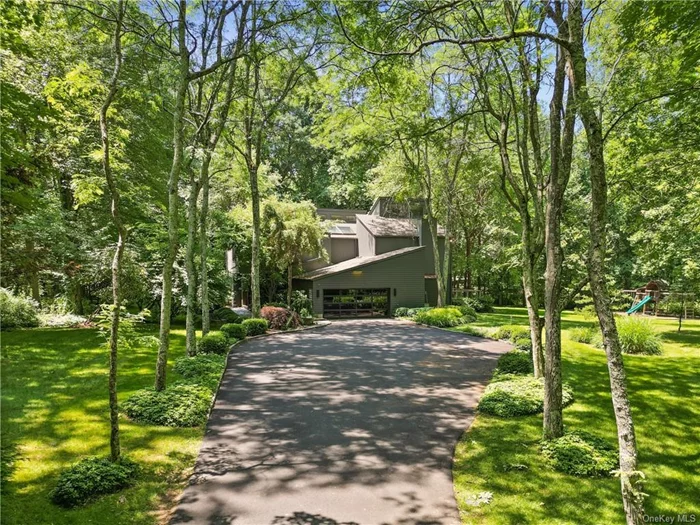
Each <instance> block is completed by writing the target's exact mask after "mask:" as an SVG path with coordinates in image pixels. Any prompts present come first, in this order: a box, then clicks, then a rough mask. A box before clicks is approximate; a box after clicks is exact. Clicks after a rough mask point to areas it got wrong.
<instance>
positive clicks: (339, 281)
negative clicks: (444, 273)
mask: <svg viewBox="0 0 700 525" xmlns="http://www.w3.org/2000/svg"><path fill="white" fill-rule="evenodd" d="M317 212H318V214H319V216H320V217H321V218H323V219H326V220H329V221H331V224H332V226H331V227H330V228H329V230H328V233H327V237H326V239H325V240H324V247H325V249H326V252H327V254H328V258H327V259H324V258H310V259H307V260H305V261H304V264H303V269H304V273H303V274H301V275H299V276H297V277H295V279H294V288H295V289H296V290H303V291H305V292H306V293H307V294H308V295H309V297H310V298H311V300H312V302H313V308H314V313H315V314H319V315H323V316H324V317H327V318H333V317H335V318H337V317H384V316H387V315H389V314H390V313H391V312H393V311H394V310H395V309H396V308H398V307H400V306H405V307H409V308H414V307H419V306H424V305H426V304H428V305H435V304H436V303H437V280H436V276H435V259H434V256H433V242H432V237H431V234H430V229H429V227H428V221H427V220H426V219H425V218H424V217H423V212H422V207H420V206H415V205H414V206H411V205H408V204H397V203H395V202H393V201H392V200H391V199H389V198H380V199H377V200H376V201H375V203H374V205H373V206H372V209H371V210H370V211H369V212H368V213H367V212H365V211H363V210H336V209H319V210H318V211H317ZM438 245H439V246H438V249H439V250H440V253H441V255H442V254H444V249H445V236H444V231H443V229H442V228H439V229H438ZM440 259H441V260H442V259H443V257H440Z"/></svg>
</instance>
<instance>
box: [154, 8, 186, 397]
mask: <svg viewBox="0 0 700 525" xmlns="http://www.w3.org/2000/svg"><path fill="white" fill-rule="evenodd" d="M186 11H187V2H186V0H180V3H179V14H178V45H179V51H180V67H179V72H178V87H177V94H176V98H175V111H174V112H173V162H172V166H171V168H170V176H169V178H168V252H167V255H166V257H165V264H164V265H163V295H162V297H161V303H160V334H159V345H158V360H157V362H156V379H155V389H156V390H159V391H160V390H163V389H164V388H165V380H166V369H167V364H168V350H169V348H170V309H171V307H172V294H173V282H172V278H173V264H174V263H175V257H176V256H177V249H178V244H179V242H178V241H179V239H178V205H179V199H180V197H179V196H178V184H179V182H180V172H181V170H182V160H183V156H184V115H185V100H186V98H187V88H188V86H189V68H190V56H189V52H188V50H187V41H186V20H185V17H186Z"/></svg>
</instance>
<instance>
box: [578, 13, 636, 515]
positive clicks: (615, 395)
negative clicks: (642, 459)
mask: <svg viewBox="0 0 700 525" xmlns="http://www.w3.org/2000/svg"><path fill="white" fill-rule="evenodd" d="M582 4H583V2H582V1H574V2H572V3H571V4H570V7H569V9H570V14H569V30H570V33H571V43H572V45H571V49H570V53H571V64H572V76H573V84H574V93H575V97H576V106H577V109H578V112H579V115H580V117H581V121H582V122H583V126H584V128H585V130H586V139H587V143H588V155H589V163H590V177H591V217H590V225H589V228H590V237H591V239H590V247H589V251H588V275H589V279H590V286H591V292H592V295H593V303H594V305H595V309H596V313H597V314H598V321H599V323H600V329H601V331H602V333H603V345H604V347H605V354H606V356H607V360H608V372H609V375H610V391H611V393H612V402H613V408H614V410H615V421H616V423H617V436H618V445H619V449H620V471H619V475H620V483H621V490H622V503H623V507H624V510H625V518H626V522H627V525H637V524H640V523H642V522H643V516H644V509H643V503H644V495H643V494H642V492H641V490H640V489H641V483H640V482H641V473H640V472H639V471H638V470H637V443H636V436H635V432H634V424H633V422H632V411H631V407H630V402H629V397H628V395H627V380H626V375H625V368H624V363H623V360H622V352H621V350H620V341H619V338H618V334H617V327H616V326H615V317H614V314H613V311H612V308H611V306H610V297H609V296H608V291H607V288H606V281H605V276H606V268H605V254H606V207H607V180H606V174H605V158H604V155H603V133H602V125H601V122H600V118H599V117H598V114H597V112H596V108H595V107H594V103H593V101H592V100H591V99H590V96H589V93H588V88H587V85H586V55H585V49H584V43H583V42H584V36H583V31H584V22H583V5H582Z"/></svg>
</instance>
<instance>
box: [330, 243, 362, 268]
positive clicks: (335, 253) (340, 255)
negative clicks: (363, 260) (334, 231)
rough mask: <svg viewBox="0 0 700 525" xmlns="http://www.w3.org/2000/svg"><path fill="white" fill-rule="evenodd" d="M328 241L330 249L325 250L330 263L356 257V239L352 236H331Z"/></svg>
mask: <svg viewBox="0 0 700 525" xmlns="http://www.w3.org/2000/svg"><path fill="white" fill-rule="evenodd" d="M330 241H331V242H330V244H331V249H330V250H327V251H328V253H329V254H330V256H331V263H332V264H337V263H339V262H343V261H347V260H348V259H354V258H355V257H357V255H358V251H357V239H355V238H354V237H352V238H347V239H344V238H342V237H332V238H331V239H330Z"/></svg>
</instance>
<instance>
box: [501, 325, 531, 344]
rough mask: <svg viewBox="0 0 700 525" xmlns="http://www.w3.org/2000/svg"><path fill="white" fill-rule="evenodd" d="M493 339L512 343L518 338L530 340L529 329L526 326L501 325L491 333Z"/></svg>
mask: <svg viewBox="0 0 700 525" xmlns="http://www.w3.org/2000/svg"><path fill="white" fill-rule="evenodd" d="M493 338H494V339H503V340H506V341H510V342H511V343H514V342H515V341H517V340H518V339H528V340H530V329H529V328H528V327H527V326H520V325H515V324H513V325H503V326H499V327H498V329H497V330H496V331H495V332H494V333H493Z"/></svg>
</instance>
